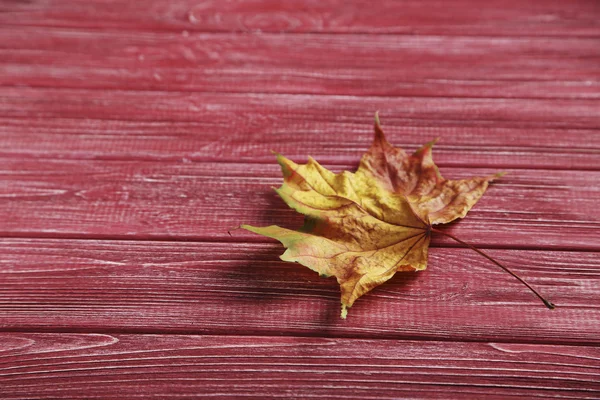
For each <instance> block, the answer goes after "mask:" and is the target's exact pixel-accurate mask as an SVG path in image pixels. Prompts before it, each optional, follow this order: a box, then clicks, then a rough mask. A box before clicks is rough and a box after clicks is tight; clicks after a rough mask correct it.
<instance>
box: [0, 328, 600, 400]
mask: <svg viewBox="0 0 600 400" xmlns="http://www.w3.org/2000/svg"><path fill="white" fill-rule="evenodd" d="M1 337H2V342H1V343H0V395H2V397H3V398H4V399H26V398H40V399H46V398H73V397H79V396H80V395H81V393H85V394H86V397H87V398H107V397H109V398H114V397H119V398H124V397H126V398H139V397H141V398H148V397H161V398H184V397H186V398H187V397H189V396H193V397H238V398H243V397H261V398H288V397H292V398H298V397H302V398H304V397H319V398H339V399H342V398H343V399H347V398H353V399H354V398H355V399H397V398H414V397H427V398H448V397H452V398H474V397H477V398H481V397H482V396H483V397H485V398H491V399H506V398H523V397H528V398H544V399H547V398H561V399H575V398H578V399H584V398H596V397H598V395H600V384H599V383H598V380H597V376H598V369H599V368H600V351H599V350H598V349H597V348H590V347H588V348H582V347H573V346H544V345H533V344H521V343H454V342H414V341H391V340H341V339H337V340H332V339H322V338H314V339H309V338H294V337H289V338H281V337H231V336H220V337H213V336H164V335H93V334H88V335H85V334H27V333H15V334H3V335H1Z"/></svg>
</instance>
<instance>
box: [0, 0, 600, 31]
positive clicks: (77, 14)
mask: <svg viewBox="0 0 600 400" xmlns="http://www.w3.org/2000/svg"><path fill="white" fill-rule="evenodd" d="M599 14H600V6H599V5H598V2H596V1H593V0H572V1H569V2H568V3H565V2H560V1H557V2H548V1H543V0H533V1H527V2H522V1H517V0H509V1H507V0H492V1H486V2H485V3H479V2H478V3H477V4H476V5H474V4H473V2H472V1H468V0H459V1H452V2H439V1H436V0H425V1H424V0H405V1H381V2H378V3H377V4H372V3H368V2H365V1H362V0H351V1H344V0H310V1H302V2H299V1H290V2H280V1H272V0H251V1H244V0H235V1H227V2H223V1H218V0H209V1H203V2H198V1H194V0H179V1H176V2H175V1H169V0H151V1H148V0H146V1H137V2H135V4H134V3H128V2H122V1H118V0H112V1H99V0H94V1H86V2H85V3H74V2H72V1H68V0H51V1H40V0H35V1H28V2H5V3H3V4H1V5H0V24H2V25H18V26H22V25H35V26H44V27H48V26H62V27H70V28H82V27H85V28H96V29H119V30H151V31H162V30H182V29H185V30H198V31H205V32H231V31H233V32H319V33H326V32H335V33H347V32H350V33H388V34H396V35H400V34H424V33H428V34H441V35H464V34H469V35H491V36H528V35H531V36H542V35H546V36H600V23H599V22H598V18H597V17H598V15H599Z"/></svg>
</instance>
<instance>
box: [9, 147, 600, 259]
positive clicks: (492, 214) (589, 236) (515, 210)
mask: <svg viewBox="0 0 600 400" xmlns="http://www.w3.org/2000/svg"><path fill="white" fill-rule="evenodd" d="M299 161H300V160H299ZM325 166H326V167H331V168H333V169H335V170H342V169H344V168H347V169H352V168H354V166H352V165H346V166H340V165H337V166H330V165H325ZM442 172H443V173H444V174H445V175H446V176H447V177H449V178H456V179H458V178H466V177H469V176H485V175H487V174H490V173H492V172H494V171H493V170H489V169H479V168H468V169H467V168H461V169H456V168H444V169H443V170H442ZM507 172H508V174H507V175H506V176H505V177H503V178H502V179H501V180H499V181H498V182H497V183H495V184H493V185H492V187H491V188H490V189H488V192H487V193H486V194H485V196H484V197H483V198H482V199H481V200H480V202H479V203H478V204H477V205H476V207H475V208H474V209H473V210H472V211H471V212H470V213H469V216H468V218H465V219H464V220H463V221H460V222H458V223H455V224H452V225H450V226H449V228H448V229H450V230H451V231H452V232H453V233H454V234H456V235H457V236H458V237H460V238H462V239H463V240H466V241H467V242H470V243H472V244H475V245H479V246H484V247H486V246H495V247H497V246H502V247H509V248H510V247H523V246H525V247H536V248H557V249H558V248H561V249H582V250H599V249H600V248H599V247H598V244H599V243H600V236H599V235H600V229H598V227H599V220H598V217H597V215H596V208H597V199H598V188H597V187H596V186H594V185H593V184H592V183H593V182H595V181H596V180H597V179H598V177H599V172H597V171H560V170H557V171H547V170H507ZM0 177H1V179H2V182H3V185H2V187H0V219H1V220H2V221H3V223H2V225H1V228H0V229H1V231H0V233H1V234H2V235H9V236H14V235H17V236H22V235H26V236H38V235H44V236H46V235H55V236H62V237H65V236H71V237H91V238H93V237H101V238H110V237H120V238H145V239H151V238H154V239H164V238H171V239H187V240H237V241H239V240H250V241H255V240H266V239H264V238H261V237H260V236H257V235H254V234H252V233H250V232H246V231H241V230H240V231H236V232H235V235H234V237H233V238H232V237H230V236H229V234H228V233H227V231H228V230H229V229H232V228H235V227H236V226H239V225H240V224H242V223H249V224H252V225H259V226H260V225H270V224H277V225H281V226H286V227H290V228H297V227H300V226H301V224H302V216H301V215H299V214H297V213H295V212H294V211H293V210H291V209H289V208H288V207H287V206H286V205H285V203H284V202H283V201H281V200H280V199H279V198H278V197H277V195H276V194H275V193H274V192H273V190H272V189H271V188H272V187H276V186H279V185H280V184H281V182H282V178H281V172H280V170H279V166H278V165H277V164H276V163H275V162H272V163H271V164H267V165H263V164H241V163H215V162H190V161H189V160H188V161H186V160H182V161H180V162H179V163H173V162H169V163H163V162H145V161H104V160H99V161H94V160H92V161H89V160H86V161H80V160H68V161H63V160H48V159H43V160H28V161H25V160H20V159H6V158H5V159H0ZM438 243H446V244H448V243H451V242H448V240H446V239H443V240H442V239H440V241H439V242H438Z"/></svg>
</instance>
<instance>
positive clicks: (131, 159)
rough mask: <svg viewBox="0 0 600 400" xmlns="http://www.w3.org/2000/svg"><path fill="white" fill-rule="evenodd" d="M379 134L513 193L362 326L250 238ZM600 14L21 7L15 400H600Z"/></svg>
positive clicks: (2, 128)
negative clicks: (294, 193) (303, 185)
mask: <svg viewBox="0 0 600 400" xmlns="http://www.w3.org/2000/svg"><path fill="white" fill-rule="evenodd" d="M376 110H379V111H380V114H381V117H382V122H383V125H384V128H385V130H386V133H387V134H388V136H389V139H390V141H391V142H393V143H394V144H396V145H399V146H402V147H404V148H406V149H407V150H410V151H412V150H414V149H416V148H417V147H418V146H419V145H421V144H423V143H425V142H427V141H429V140H431V139H433V138H436V137H440V138H441V140H440V141H439V142H438V144H437V145H436V148H435V159H436V161H437V163H438V164H439V165H440V166H441V171H442V173H443V174H444V176H446V177H448V178H460V177H468V176H472V175H483V174H488V173H490V172H496V171H507V172H508V174H507V175H506V176H505V177H503V178H502V179H501V180H499V181H498V182H496V183H494V184H493V185H492V186H491V187H490V188H489V190H488V192H487V193H486V195H485V196H484V197H483V198H482V200H481V201H480V202H479V203H478V204H477V205H476V207H475V208H474V209H473V210H472V211H471V212H470V213H469V215H468V216H467V218H465V219H464V220H462V221H460V222H457V223H454V224H451V225H450V226H448V227H446V228H445V229H446V230H447V231H448V232H452V233H453V234H455V235H457V236H459V237H460V238H462V239H464V240H466V241H468V242H471V243H473V244H475V245H477V246H478V247H481V248H483V249H485V251H486V252H488V253H489V254H491V255H492V256H494V257H495V258H497V259H498V260H500V261H501V262H503V263H505V264H506V265H507V266H508V267H510V268H511V269H513V270H514V271H516V272H518V273H519V274H520V275H522V276H523V277H524V278H525V279H527V280H528V281H529V282H530V283H532V284H533V285H534V286H535V287H537V288H538V289H540V290H541V291H542V292H543V293H544V294H545V295H547V296H548V297H549V298H550V299H551V300H552V301H553V302H555V303H556V304H557V305H558V307H557V309H555V310H553V311H549V310H547V309H546V308H544V307H543V305H542V304H541V302H539V300H538V299H537V298H535V297H534V296H533V295H531V294H530V293H528V292H527V291H526V289H525V288H524V287H523V286H522V285H520V284H519V282H517V281H516V280H515V279H514V278H512V277H511V276H509V275H508V274H505V273H503V272H502V271H500V270H499V269H498V268H497V267H495V266H494V265H493V264H491V263H489V262H488V261H486V260H485V259H484V258H482V257H480V256H479V255H477V254H475V253H474V252H472V251H469V250H466V249H462V248H458V247H457V246H456V245H455V243H452V242H449V241H448V240H445V239H442V238H435V239H434V241H433V243H432V249H431V251H430V261H429V268H428V269H427V270H426V271H423V272H420V273H418V274H399V275H398V276H396V277H394V278H393V279H392V280H391V281H390V282H388V283H386V284H385V285H383V286H380V287H379V288H376V289H375V290H374V291H373V292H372V293H370V294H369V295H367V296H365V297H364V298H361V299H360V300H359V301H358V302H357V303H356V304H355V306H354V307H353V308H352V309H351V311H350V314H349V317H348V320H345V321H343V320H341V319H340V318H339V311H340V308H339V289H338V287H337V284H336V283H335V281H334V280H333V279H322V278H319V277H318V276H317V275H316V274H315V273H313V272H311V271H310V270H308V269H307V268H305V267H302V266H299V265H296V264H288V263H284V262H282V261H280V260H279V259H278V255H279V254H281V253H282V251H283V250H282V248H281V246H280V245H279V244H278V243H276V242H274V241H271V240H267V239H265V238H262V237H258V236H256V235H252V234H250V233H248V232H245V231H242V230H233V231H231V233H230V234H229V233H228V230H230V229H231V228H235V227H236V226H237V225H239V224H240V223H251V224H254V225H267V224H272V223H275V224H280V225H284V226H287V227H297V226H299V225H300V224H301V222H302V218H301V217H300V216H298V215H296V214H294V212H292V211H291V210H289V209H288V208H287V207H286V206H285V205H284V204H283V202H282V201H280V200H279V199H278V198H277V197H276V195H275V193H273V191H272V190H271V187H272V186H278V185H279V184H280V182H281V176H280V172H279V168H278V166H277V165H276V164H275V163H274V160H273V156H272V154H271V151H272V150H276V151H278V152H281V153H283V154H285V155H286V156H288V157H290V158H292V159H294V160H297V161H299V162H302V161H304V160H305V159H306V157H307V156H308V155H311V156H313V157H314V158H316V159H317V160H318V161H320V162H321V163H323V164H324V165H325V166H327V167H329V168H331V169H333V170H335V171H340V170H343V169H349V170H352V169H354V168H355V167H356V166H357V164H358V160H359V158H360V156H361V155H362V153H363V152H364V151H365V149H367V148H368V146H369V144H370V141H371V138H372V121H373V114H374V112H375V111H376ZM599 110H600V3H598V2H597V1H591V0H590V1H587V0H576V1H569V2H547V1H541V0H540V1H538V0H533V1H528V2H517V1H514V0H502V1H501V0H497V1H496V0H492V1H488V2H477V3H474V2H470V1H466V0H457V1H452V2H439V1H437V0H420V1H412V0H406V1H383V2H379V3H378V4H377V5H376V6H373V4H371V3H369V4H367V3H366V2H363V1H360V0H356V1H341V0H322V1H308V0H307V1H302V2H300V1H298V2H296V1H294V2H278V1H270V0H246V1H241V0H234V1H227V2H223V1H203V2H196V1H191V0H177V1H167V0H142V1H138V2H134V3H133V2H122V1H112V0H109V1H99V0H92V1H88V2H72V1H69V0H47V1H46V0H44V1H42V0H32V1H26V2H25V1H24V2H21V1H5V2H0V336H1V337H0V398H3V399H4V398H6V399H32V398H52V399H56V398H81V397H85V398H135V397H142V398H148V397H149V396H157V397H161V398H167V397H173V398H183V397H190V396H200V397H207V396H213V397H216V396H219V397H224V398H229V397H253V396H254V397H256V396H261V397H269V396H270V397H274V398H282V397H294V398H300V397H319V398H361V399H364V398H402V397H410V398H449V397H452V398H458V397H462V398H499V399H505V398H511V397H514V398H523V397H526V396H530V397H536V398H551V397H554V398H598V397H599V395H600V394H599V392H600V386H599V384H598V376H600V371H599V367H600V364H599V361H598V360H599V354H598V345H599V339H598V338H600V314H599V309H600V296H599V295H598V293H599V292H600V280H599V277H600V265H599V262H600V257H599V256H600V217H598V215H597V209H598V204H599V203H598V198H599V197H600V196H599V194H600V193H599V191H600V189H598V183H599V182H600V113H599Z"/></svg>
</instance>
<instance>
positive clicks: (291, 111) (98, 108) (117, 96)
mask: <svg viewBox="0 0 600 400" xmlns="http://www.w3.org/2000/svg"><path fill="white" fill-rule="evenodd" d="M376 110H379V111H380V112H381V115H382V116H383V115H389V116H391V117H390V118H386V120H385V121H386V125H387V124H389V125H392V126H401V125H403V123H406V122H412V123H413V124H415V125H430V124H431V121H437V124H439V125H444V126H454V127H458V126H460V127H473V126H478V127H482V126H488V127H496V128H504V127H513V128H514V127H520V128H572V129H597V128H598V126H600V114H598V113H597V110H598V101H597V100H594V99H478V98H423V97H357V96H345V95H330V96H318V95H290V94H268V93H248V94H223V93H185V92H149V91H113V90H111V91H107V90H99V91H90V90H77V89H41V88H26V87H18V88H17V87H3V88H0V115H2V116H4V117H19V118H81V119H108V120H125V121H153V122H166V121H173V122H179V121H188V122H193V121H199V120H203V121H211V122H212V123H214V124H217V123H225V122H227V123H228V124H229V126H230V128H231V131H235V130H236V129H237V127H238V126H239V125H247V124H254V123H260V121H263V120H264V119H267V120H269V119H282V120H293V121H304V120H309V119H312V120H313V121H331V120H332V119H334V120H336V121H340V122H360V123H361V124H364V123H365V121H369V125H371V121H372V120H373V114H374V112H375V111H376ZM255 121H256V122H255Z"/></svg>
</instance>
